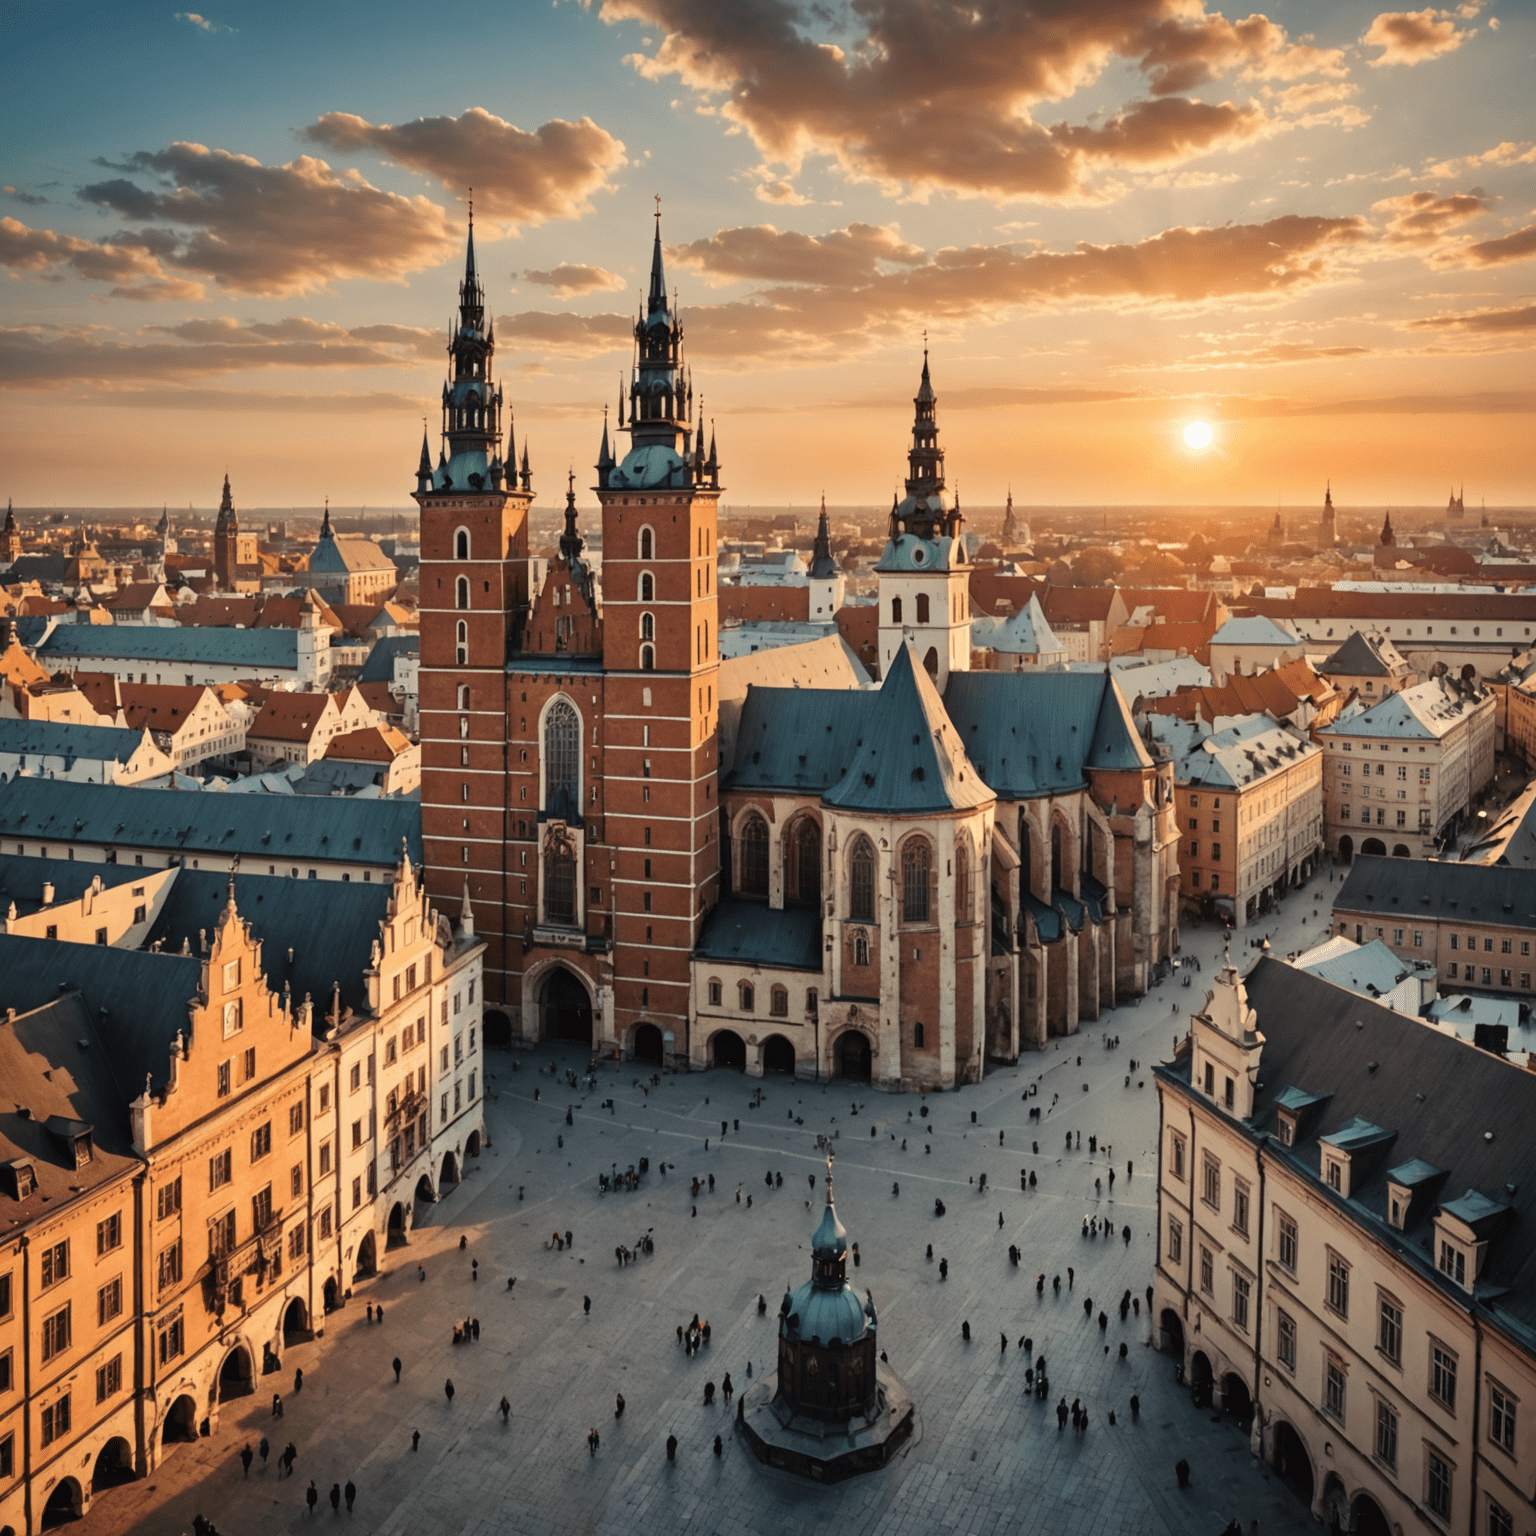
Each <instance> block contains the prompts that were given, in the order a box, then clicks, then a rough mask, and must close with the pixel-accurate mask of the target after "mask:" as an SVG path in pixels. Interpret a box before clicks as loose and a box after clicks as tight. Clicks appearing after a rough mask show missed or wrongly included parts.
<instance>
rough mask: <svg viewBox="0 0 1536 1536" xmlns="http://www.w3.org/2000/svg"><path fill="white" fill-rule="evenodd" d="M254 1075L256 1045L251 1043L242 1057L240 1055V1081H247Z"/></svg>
mask: <svg viewBox="0 0 1536 1536" xmlns="http://www.w3.org/2000/svg"><path fill="white" fill-rule="evenodd" d="M255 1076H256V1047H255V1046H254V1045H253V1046H252V1047H251V1048H250V1050H248V1051H247V1052H246V1053H245V1055H244V1056H243V1057H241V1075H240V1081H241V1082H242V1083H248V1082H250V1080H251V1079H252V1078H253V1077H255Z"/></svg>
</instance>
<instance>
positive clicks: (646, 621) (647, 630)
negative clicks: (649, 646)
mask: <svg viewBox="0 0 1536 1536" xmlns="http://www.w3.org/2000/svg"><path fill="white" fill-rule="evenodd" d="M640 638H641V639H642V640H654V639H655V638H656V619H655V616H654V615H653V614H649V613H642V614H641V615H640Z"/></svg>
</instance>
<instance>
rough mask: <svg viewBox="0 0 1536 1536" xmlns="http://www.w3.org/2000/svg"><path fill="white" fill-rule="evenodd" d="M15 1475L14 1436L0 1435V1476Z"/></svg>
mask: <svg viewBox="0 0 1536 1536" xmlns="http://www.w3.org/2000/svg"><path fill="white" fill-rule="evenodd" d="M15 1475H16V1436H15V1435H0V1478H5V1477H15Z"/></svg>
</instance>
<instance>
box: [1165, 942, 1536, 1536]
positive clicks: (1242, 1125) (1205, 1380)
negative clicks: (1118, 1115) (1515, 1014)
mask: <svg viewBox="0 0 1536 1536" xmlns="http://www.w3.org/2000/svg"><path fill="white" fill-rule="evenodd" d="M1155 1073H1156V1077H1157V1084H1158V1093H1159V1104H1160V1111H1161V1129H1160V1150H1159V1174H1158V1178H1159V1182H1158V1233H1159V1236H1158V1257H1157V1268H1156V1272H1155V1275H1154V1292H1155V1302H1154V1305H1155V1308H1156V1315H1157V1319H1158V1345H1159V1347H1160V1348H1161V1349H1162V1350H1164V1351H1166V1352H1168V1353H1171V1354H1172V1355H1173V1356H1174V1357H1175V1359H1176V1360H1177V1361H1178V1362H1179V1363H1180V1364H1181V1365H1182V1366H1183V1367H1184V1368H1185V1370H1186V1371H1187V1373H1188V1377H1189V1380H1190V1382H1191V1384H1192V1386H1193V1389H1194V1393H1195V1397H1196V1401H1197V1402H1204V1403H1209V1402H1210V1401H1211V1400H1212V1397H1213V1396H1214V1394H1215V1393H1216V1392H1218V1391H1219V1392H1220V1394H1221V1397H1222V1401H1223V1404H1224V1406H1225V1407H1226V1408H1227V1410H1228V1411H1230V1412H1232V1413H1235V1414H1237V1415H1238V1416H1239V1417H1241V1418H1242V1419H1245V1420H1248V1419H1250V1418H1251V1423H1252V1430H1251V1436H1250V1441H1251V1445H1252V1447H1253V1450H1254V1452H1255V1454H1256V1455H1259V1456H1262V1457H1263V1458H1264V1460H1266V1461H1267V1462H1269V1463H1270V1464H1271V1465H1272V1466H1273V1467H1274V1469H1275V1470H1276V1472H1277V1473H1278V1474H1279V1475H1280V1476H1281V1477H1283V1478H1284V1479H1285V1480H1286V1481H1287V1482H1288V1483H1290V1484H1291V1485H1292V1486H1293V1487H1294V1488H1295V1489H1296V1491H1297V1492H1298V1493H1299V1494H1300V1495H1301V1496H1302V1497H1303V1498H1304V1499H1306V1500H1307V1501H1308V1503H1309V1504H1310V1505H1311V1508H1312V1512H1313V1514H1314V1515H1315V1516H1316V1517H1317V1518H1318V1519H1319V1520H1321V1521H1323V1522H1325V1523H1327V1522H1329V1521H1336V1524H1334V1525H1333V1526H1332V1528H1333V1529H1348V1530H1352V1531H1361V1532H1372V1533H1376V1532H1381V1533H1385V1532H1389V1531H1430V1532H1435V1531H1443V1532H1452V1531H1455V1532H1466V1531H1470V1532H1474V1533H1475V1536H1515V1533H1517V1532H1524V1531H1528V1530H1530V1529H1531V1528H1532V1525H1533V1523H1536V1503H1533V1499H1532V1494H1531V1489H1532V1487H1533V1484H1536V1424H1533V1415H1532V1414H1531V1412H1530V1404H1531V1402H1532V1394H1533V1393H1536V1288H1533V1285H1532V1281H1531V1272H1532V1264H1531V1261H1532V1257H1533V1246H1532V1240H1531V1236H1530V1230H1531V1229H1530V1225H1529V1222H1528V1219H1527V1218H1528V1215H1529V1214H1530V1213H1532V1211H1533V1207H1536V1184H1533V1183H1532V1181H1531V1180H1530V1178H1529V1177H1528V1176H1527V1175H1528V1173H1529V1169H1530V1167H1531V1162H1532V1158H1533V1157H1536V1142H1533V1133H1532V1130H1531V1126H1532V1125H1533V1124H1536V1077H1533V1076H1532V1074H1530V1073H1529V1072H1526V1071H1525V1070H1523V1069H1522V1068H1519V1067H1516V1066H1513V1065H1511V1064H1510V1063H1508V1062H1506V1061H1504V1060H1503V1059H1502V1058H1500V1057H1498V1056H1495V1055H1493V1054H1491V1053H1489V1052H1487V1051H1483V1050H1480V1049H1478V1048H1477V1047H1476V1046H1474V1045H1472V1044H1470V1043H1469V1042H1466V1041H1461V1040H1457V1039H1455V1038H1453V1037H1450V1036H1448V1035H1444V1034H1441V1033H1440V1032H1438V1031H1437V1030H1434V1029H1429V1028H1426V1027H1425V1026H1424V1025H1423V1024H1422V1023H1420V1022H1419V1021H1418V1020H1417V1019H1415V1018H1413V1017H1411V1016H1408V1015H1405V1014H1402V1013H1396V1012H1393V1011H1392V1010H1391V1009H1388V1008H1385V1007H1382V1006H1381V1005H1380V1004H1379V1003H1376V1002H1373V1001H1371V1000H1369V999H1367V998H1363V997H1360V996H1358V995H1357V994H1355V993H1353V992H1350V991H1346V990H1345V989H1343V988H1341V987H1334V986H1332V985H1330V984H1329V983H1328V982H1326V981H1323V980H1321V979H1319V978H1317V977H1314V976H1310V975H1306V974H1304V973H1299V972H1297V971H1296V970H1294V969H1293V968H1292V967H1290V966H1287V965H1285V964H1284V963H1283V962H1281V961H1278V960H1272V959H1268V958H1266V959H1263V960H1261V961H1260V962H1259V963H1258V964H1257V965H1256V966H1255V967H1254V969H1253V970H1252V971H1251V972H1250V973H1249V975H1248V976H1247V978H1246V979H1244V978H1242V977H1240V976H1239V975H1238V974H1237V972H1236V970H1234V969H1233V968H1232V967H1230V966H1229V967H1227V968H1226V969H1225V970H1224V971H1223V972H1222V974H1221V976H1220V977H1219V978H1218V979H1217V982H1216V985H1215V986H1214V988H1213V989H1212V990H1211V991H1210V992H1209V993H1208V994H1207V996H1206V1001H1205V1005H1204V1007H1203V1008H1202V1009H1201V1011H1200V1012H1199V1013H1197V1014H1196V1015H1195V1016H1194V1017H1193V1018H1192V1019H1191V1022H1190V1031H1189V1034H1188V1036H1187V1037H1186V1038H1185V1039H1184V1040H1183V1041H1182V1042H1181V1043H1180V1046H1179V1049H1178V1051H1177V1052H1176V1054H1175V1058H1174V1060H1173V1061H1172V1062H1171V1063H1168V1064H1166V1065H1163V1066H1159V1067H1157V1068H1155Z"/></svg>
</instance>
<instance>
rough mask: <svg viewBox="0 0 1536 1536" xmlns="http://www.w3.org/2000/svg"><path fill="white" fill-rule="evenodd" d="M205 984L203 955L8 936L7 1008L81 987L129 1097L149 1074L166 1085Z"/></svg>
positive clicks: (2, 938) (0, 950) (2, 1003)
mask: <svg viewBox="0 0 1536 1536" xmlns="http://www.w3.org/2000/svg"><path fill="white" fill-rule="evenodd" d="M201 982H202V962H201V961H199V960H198V959H197V957H196V956H195V955H151V954H146V953H145V952H144V951H142V950H137V949H111V948H109V947H108V946H107V945H105V944H61V943H58V942H57V941H55V940H52V939H24V938H18V937H16V936H15V935H13V934H0V1012H3V1011H4V1010H5V1009H7V1008H14V1009H15V1010H16V1011H17V1012H18V1013H26V1012H29V1011H30V1010H31V1009H33V1008H41V1007H43V1006H44V1004H47V1003H51V1002H55V1001H57V1000H58V998H59V997H60V995H61V994H62V993H63V992H66V991H77V992H79V993H80V994H81V995H82V997H83V998H84V1002H85V1007H86V1011H87V1012H88V1013H89V1015H90V1016H91V1018H92V1019H93V1020H95V1022H96V1025H97V1030H98V1033H99V1034H100V1036H101V1039H102V1041H103V1043H104V1044H105V1046H106V1049H107V1055H108V1057H109V1058H110V1060H111V1063H112V1070H113V1073H114V1074H115V1076H116V1078H117V1083H118V1086H119V1088H120V1089H121V1090H122V1092H123V1093H124V1094H125V1095H126V1096H127V1097H129V1098H136V1097H137V1096H138V1094H139V1093H140V1092H141V1091H142V1089H143V1086H144V1079H145V1077H146V1076H149V1077H151V1078H152V1079H153V1080H154V1084H155V1087H156V1088H157V1089H158V1088H163V1087H164V1086H165V1081H166V1078H167V1077H168V1075H169V1073H170V1061H171V1057H170V1052H171V1043H172V1042H173V1041H174V1040H175V1038H176V1035H177V1033H178V1032H179V1031H185V1030H187V1029H188V1028H189V1027H190V1025H189V1018H188V1013H187V1005H188V1003H189V1002H190V1001H191V1000H192V999H193V998H194V997H196V996H197V989H198V987H199V986H200V985H201ZM103 1009H105V1010H106V1011H105V1013H103V1012H102V1010H103Z"/></svg>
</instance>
